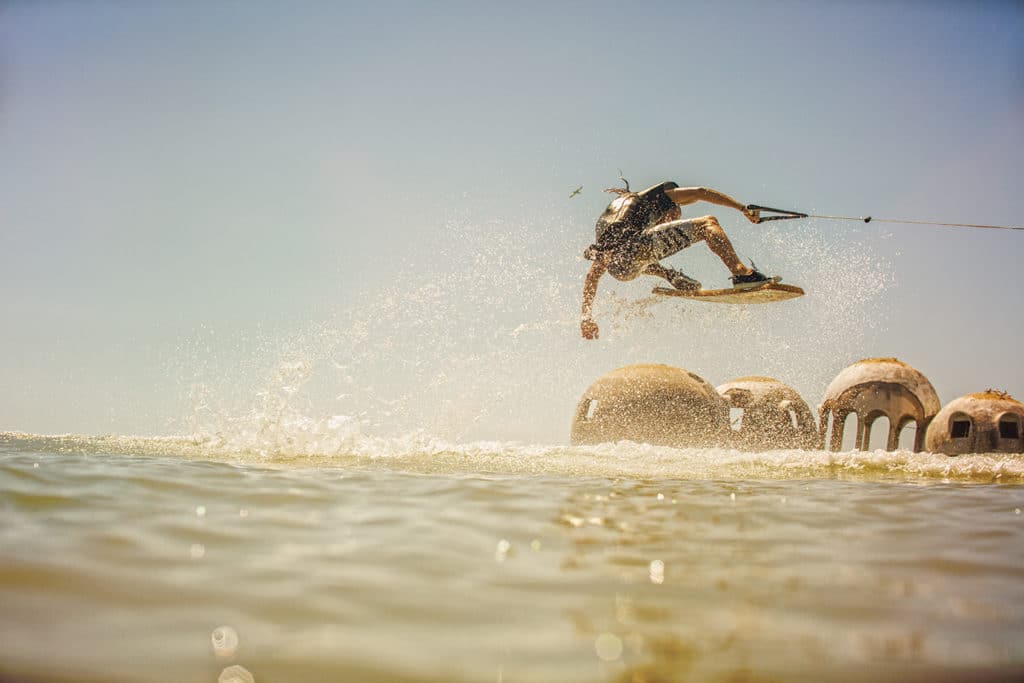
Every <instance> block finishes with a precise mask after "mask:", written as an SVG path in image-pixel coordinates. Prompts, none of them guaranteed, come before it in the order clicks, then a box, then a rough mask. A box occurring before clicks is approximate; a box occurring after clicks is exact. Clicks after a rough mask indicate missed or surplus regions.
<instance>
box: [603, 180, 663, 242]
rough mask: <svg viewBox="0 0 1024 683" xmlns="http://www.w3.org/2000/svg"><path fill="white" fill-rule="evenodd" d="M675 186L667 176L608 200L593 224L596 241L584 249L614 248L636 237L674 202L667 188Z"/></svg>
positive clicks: (661, 216) (655, 223)
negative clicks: (609, 201) (661, 181)
mask: <svg viewBox="0 0 1024 683" xmlns="http://www.w3.org/2000/svg"><path fill="white" fill-rule="evenodd" d="M677 187H679V185H678V184H676V183H674V182H672V181H671V180H669V181H666V182H663V183H659V184H657V185H655V186H653V187H649V188H647V189H646V190H643V191H642V192H636V193H631V194H627V195H623V196H621V197H618V198H616V199H615V200H614V201H612V203H611V204H609V205H608V207H607V208H606V209H605V210H604V213H602V214H601V216H600V217H599V218H598V219H597V224H596V225H595V226H594V233H595V236H596V241H595V242H594V244H592V245H591V246H590V249H588V250H587V254H588V258H589V257H590V256H589V254H590V253H591V250H593V249H597V250H598V251H614V250H615V249H618V248H619V247H621V246H622V245H624V244H626V243H628V242H629V241H630V240H631V239H634V238H636V237H637V236H638V235H639V234H640V233H641V232H643V231H644V230H645V229H646V228H649V227H651V226H652V225H657V224H658V223H659V222H661V219H662V218H663V217H664V216H665V214H666V213H667V212H668V211H669V210H670V209H671V208H672V207H674V206H675V202H673V201H672V200H671V199H669V197H668V195H667V194H666V191H667V190H671V189H674V188H677Z"/></svg>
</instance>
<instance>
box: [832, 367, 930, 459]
mask: <svg viewBox="0 0 1024 683" xmlns="http://www.w3.org/2000/svg"><path fill="white" fill-rule="evenodd" d="M939 408H941V405H940V403H939V397H938V394H936V393H935V389H934V388H933V387H932V384H931V382H929V381H928V379H927V378H926V377H925V376H924V375H922V374H921V373H920V372H918V371H917V370H915V369H914V368H912V367H910V366H909V365H907V364H906V363H904V362H902V361H899V360H897V359H895V358H867V359H864V360H861V361H858V362H856V363H854V364H853V365H851V366H850V367H848V368H846V369H845V370H843V371H842V372H840V373H839V374H838V375H837V376H836V378H835V379H834V380H832V383H831V384H829V385H828V389H826V391H825V398H824V400H823V401H822V404H821V407H820V408H819V409H818V412H819V415H820V419H821V424H820V428H819V431H820V432H821V435H822V439H827V438H829V431H831V439H830V448H832V449H833V450H838V448H839V447H840V444H841V443H842V439H843V430H844V427H845V424H844V421H845V419H846V416H847V415H849V414H850V413H855V414H856V415H857V438H856V443H855V447H856V448H863V449H867V448H869V446H870V444H869V443H868V441H869V439H870V434H871V425H872V424H873V423H874V422H875V420H877V419H878V418H879V417H883V416H884V417H886V418H887V419H888V420H889V435H888V438H887V439H886V449H887V450H895V449H896V445H897V442H898V439H899V433H900V431H902V429H903V428H904V427H905V426H906V425H907V424H909V423H911V422H914V423H916V424H917V436H916V437H915V443H914V450H915V451H917V450H921V448H922V447H923V445H924V434H925V430H926V429H927V427H928V423H929V422H930V421H931V419H932V418H933V417H934V416H935V414H936V413H938V412H939ZM830 415H831V416H832V418H833V420H832V427H831V430H829V427H828V418H829V416H830ZM823 445H824V444H823Z"/></svg>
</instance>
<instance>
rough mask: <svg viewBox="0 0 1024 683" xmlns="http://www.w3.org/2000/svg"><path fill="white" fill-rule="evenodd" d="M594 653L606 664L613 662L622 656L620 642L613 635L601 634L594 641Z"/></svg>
mask: <svg viewBox="0 0 1024 683" xmlns="http://www.w3.org/2000/svg"><path fill="white" fill-rule="evenodd" d="M594 651H595V652H596V653H597V656H598V657H600V658H601V659H603V660H604V661H606V662H614V661H615V660H616V659H618V658H619V657H621V656H622V640H621V639H620V638H619V637H618V636H617V635H615V634H613V633H602V634H601V635H599V636H598V637H597V639H596V640H595V641H594Z"/></svg>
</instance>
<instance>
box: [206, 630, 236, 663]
mask: <svg viewBox="0 0 1024 683" xmlns="http://www.w3.org/2000/svg"><path fill="white" fill-rule="evenodd" d="M210 644H211V645H213V654H214V655H216V657H217V659H231V658H232V657H234V656H235V652H237V651H238V632H237V631H235V629H233V628H231V627H230V626H218V627H217V628H215V629H213V633H211V634H210Z"/></svg>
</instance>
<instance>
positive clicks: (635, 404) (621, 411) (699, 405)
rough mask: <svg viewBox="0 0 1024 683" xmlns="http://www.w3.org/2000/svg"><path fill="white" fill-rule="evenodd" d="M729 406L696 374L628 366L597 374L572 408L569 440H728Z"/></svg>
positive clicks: (663, 442)
mask: <svg viewBox="0 0 1024 683" xmlns="http://www.w3.org/2000/svg"><path fill="white" fill-rule="evenodd" d="M728 432H729V407H728V405H727V404H726V402H725V399H723V398H722V397H721V396H719V394H718V392H716V391H715V389H714V387H712V386H711V385H710V384H708V383H707V382H706V381H704V379H702V378H701V377H699V376H697V375H695V374H693V373H692V372H687V371H686V370H683V369H681V368H674V367H670V366H668V365H629V366H626V367H624V368H619V369H618V370H612V371H611V372H609V373H607V374H605V375H603V376H601V377H599V378H598V379H597V381H595V382H594V383H593V384H591V385H590V387H588V388H587V390H586V391H585V392H583V397H582V398H581V399H580V402H579V405H578V406H577V408H576V416H575V418H574V420H573V423H572V436H571V440H572V443H574V444H588V443H591V444H592V443H603V442H608V441H621V440H629V441H638V442H643V443H651V444H657V445H663V446H674V447H677V448H683V447H691V446H720V445H722V444H723V443H727V442H728V440H729V434H728Z"/></svg>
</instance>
